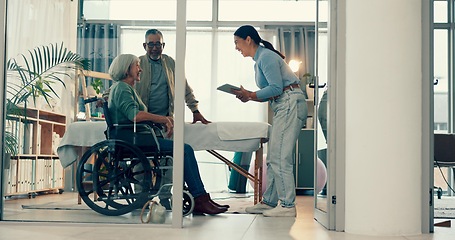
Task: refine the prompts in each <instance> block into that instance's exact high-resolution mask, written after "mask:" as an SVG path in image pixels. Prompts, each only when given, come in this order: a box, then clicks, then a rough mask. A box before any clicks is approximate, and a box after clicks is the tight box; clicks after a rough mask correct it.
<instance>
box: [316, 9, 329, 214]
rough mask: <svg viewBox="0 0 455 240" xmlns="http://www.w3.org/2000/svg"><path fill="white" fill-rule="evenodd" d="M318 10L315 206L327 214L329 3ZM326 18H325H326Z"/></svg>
mask: <svg viewBox="0 0 455 240" xmlns="http://www.w3.org/2000/svg"><path fill="white" fill-rule="evenodd" d="M318 3H319V9H318V18H319V20H318V29H317V31H318V44H317V46H318V49H317V51H318V59H317V64H318V66H317V75H318V86H317V87H316V88H315V90H317V91H318V99H316V101H318V109H317V120H318V121H317V122H318V124H317V133H316V134H317V136H316V137H315V140H316V149H317V159H316V162H315V170H316V175H315V183H316V186H315V190H316V191H315V196H316V199H315V205H316V208H317V209H319V210H321V211H323V212H327V208H328V202H327V184H326V183H327V180H328V174H327V167H326V166H327V152H328V151H327V136H328V135H327V133H328V132H327V129H328V128H327V126H328V117H327V114H328V112H327V103H328V102H327V98H328V95H327V89H326V88H325V86H326V84H327V83H328V81H329V80H328V75H329V68H328V67H329V65H328V63H329V52H328V49H329V48H328V46H329V45H328V44H329V39H328V34H327V32H328V28H327V27H328V25H327V17H326V16H328V9H327V8H323V7H321V6H323V4H325V3H327V1H319V2H318ZM324 16H325V17H324Z"/></svg>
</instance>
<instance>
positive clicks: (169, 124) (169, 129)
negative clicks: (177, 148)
mask: <svg viewBox="0 0 455 240" xmlns="http://www.w3.org/2000/svg"><path fill="white" fill-rule="evenodd" d="M164 118H165V119H166V120H165V121H164V124H165V127H166V136H167V137H168V138H170V137H172V135H173V134H174V119H173V118H172V117H164Z"/></svg>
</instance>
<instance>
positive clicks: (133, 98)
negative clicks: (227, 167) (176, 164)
mask: <svg viewBox="0 0 455 240" xmlns="http://www.w3.org/2000/svg"><path fill="white" fill-rule="evenodd" d="M140 73H141V68H140V65H139V58H138V57H136V56H134V55H132V54H121V55H119V56H117V57H116V58H115V59H114V60H113V62H112V64H111V66H110V68H109V74H110V76H111V78H112V79H113V80H114V84H113V85H112V87H111V90H110V93H109V100H108V103H105V104H104V105H105V117H106V122H107V125H108V128H107V130H106V136H107V140H105V141H103V142H100V143H98V144H95V145H94V146H93V147H91V148H90V149H89V150H88V151H87V152H86V153H85V154H84V156H83V157H82V158H81V161H80V164H79V167H78V174H77V177H78V178H79V179H78V181H77V184H78V189H79V193H80V195H81V197H82V199H83V200H84V202H85V203H86V204H87V205H89V207H91V208H92V209H94V210H95V211H97V212H100V213H102V214H106V215H121V214H125V213H128V212H131V211H132V210H134V209H137V208H140V207H142V206H143V205H144V204H145V203H146V202H147V201H148V200H150V199H151V198H153V197H156V196H160V195H163V196H160V198H163V199H165V198H168V197H170V186H172V185H171V184H163V183H162V182H163V181H165V180H164V179H169V178H170V176H172V175H171V174H172V169H170V168H169V167H167V166H166V162H172V152H173V141H172V140H169V139H165V138H163V137H159V136H157V134H156V133H155V131H156V130H157V129H159V128H162V127H164V130H165V133H164V134H166V135H167V136H168V137H169V136H171V135H172V133H173V118H172V117H166V116H160V115H155V114H151V113H148V112H147V109H146V106H145V104H144V103H143V102H142V101H141V99H140V97H139V96H138V94H137V92H136V90H135V89H134V84H135V82H137V81H140ZM106 110H107V111H108V112H106ZM183 161H184V181H185V183H186V187H187V189H188V191H189V194H188V193H187V192H186V194H184V199H183V201H184V215H185V207H187V208H191V209H190V210H187V211H186V213H188V212H191V211H192V212H193V213H194V214H219V213H223V212H226V211H227V209H228V207H229V206H228V205H220V204H218V203H216V202H214V201H213V200H212V199H211V198H210V195H209V194H208V193H207V192H206V190H205V188H204V184H203V183H202V179H201V176H200V174H199V168H198V165H197V161H196V158H195V155H194V150H193V149H192V147H191V146H190V145H188V144H185V145H184V159H183ZM88 163H92V165H93V166H92V167H93V170H87V169H86V168H87V167H86V166H87V164H88ZM87 179H89V180H90V181H91V182H92V183H93V184H92V185H93V186H91V187H86V185H84V182H86V181H87ZM184 193H185V192H184ZM89 195H90V196H91V195H94V197H96V198H97V200H102V201H101V205H100V203H99V202H100V201H98V203H95V202H94V201H92V200H91V199H90V197H89ZM193 197H194V201H193ZM119 199H121V200H119Z"/></svg>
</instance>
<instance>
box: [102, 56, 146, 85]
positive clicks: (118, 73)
mask: <svg viewBox="0 0 455 240" xmlns="http://www.w3.org/2000/svg"><path fill="white" fill-rule="evenodd" d="M135 62H139V58H138V57H136V56H135V55H133V54H120V55H118V56H117V57H116V58H114V61H112V63H111V66H110V67H109V75H111V78H112V80H114V81H121V80H123V79H125V78H126V76H127V75H126V74H127V73H128V70H129V68H130V66H131V64H133V63H135Z"/></svg>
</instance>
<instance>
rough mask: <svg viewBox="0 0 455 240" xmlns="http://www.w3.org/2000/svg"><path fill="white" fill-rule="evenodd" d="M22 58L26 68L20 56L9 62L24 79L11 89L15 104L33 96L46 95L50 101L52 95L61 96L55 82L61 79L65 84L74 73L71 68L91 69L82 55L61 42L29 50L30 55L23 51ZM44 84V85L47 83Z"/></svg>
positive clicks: (10, 70)
mask: <svg viewBox="0 0 455 240" xmlns="http://www.w3.org/2000/svg"><path fill="white" fill-rule="evenodd" d="M20 59H21V61H22V62H23V65H24V66H23V67H22V66H20V65H19V64H18V63H17V62H18V61H17V60H16V59H14V58H12V59H10V60H9V61H8V64H7V66H8V71H9V72H14V73H15V74H16V76H17V77H18V78H19V79H20V82H21V85H20V87H19V88H18V85H17V84H16V85H13V86H12V87H14V89H10V90H9V92H12V93H15V94H13V96H12V97H11V102H13V103H14V104H19V103H23V101H24V100H26V99H28V98H29V97H32V99H33V100H34V101H35V99H36V98H37V97H39V96H43V97H44V99H45V100H46V102H48V99H49V97H51V95H50V94H48V92H49V91H50V92H51V93H52V96H55V97H58V95H57V94H56V92H55V91H54V89H53V88H52V87H51V83H54V82H57V83H60V84H62V85H63V86H64V87H65V82H64V80H63V79H64V78H63V77H64V76H70V74H69V73H68V72H67V70H70V69H75V68H87V65H88V64H87V60H85V59H83V58H82V57H81V56H80V55H78V54H75V53H73V52H71V51H69V50H68V49H67V48H66V47H64V45H63V43H61V44H51V45H50V46H41V47H37V48H35V49H33V50H29V51H28V55H24V54H21V55H20ZM43 83H44V84H43Z"/></svg>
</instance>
